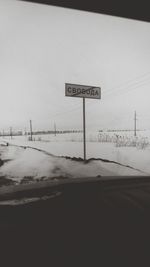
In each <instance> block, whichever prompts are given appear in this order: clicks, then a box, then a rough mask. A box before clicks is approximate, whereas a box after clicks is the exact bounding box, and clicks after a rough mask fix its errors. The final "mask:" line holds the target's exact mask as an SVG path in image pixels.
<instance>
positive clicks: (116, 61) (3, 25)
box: [0, 0, 150, 130]
mask: <svg viewBox="0 0 150 267" xmlns="http://www.w3.org/2000/svg"><path fill="white" fill-rule="evenodd" d="M65 83H76V84H85V85H94V86H100V87H101V91H102V98H101V100H94V99H87V100H86V114H87V116H86V122H87V128H88V129H103V128H107V129H113V128H122V129H123V128H132V127H133V116H134V110H136V111H137V118H138V128H148V129H150V108H149V102H150V23H146V22H141V21H136V20H129V19H124V18H118V17H114V16H108V15H101V14H95V13H90V12H84V11H77V10H71V9H66V8H61V7H53V6H47V5H41V4H32V3H26V2H19V1H15V0H10V1H8V0H7V1H6V0H1V1H0V114H1V115H0V130H2V129H6V130H7V129H9V127H10V126H12V127H13V128H16V129H17V128H18V129H24V128H25V127H26V128H28V127H29V120H30V119H32V120H33V128H34V129H36V130H37V129H53V127H54V126H53V125H54V122H55V123H56V125H57V128H58V129H75V128H78V129H82V99H81V98H71V97H65Z"/></svg>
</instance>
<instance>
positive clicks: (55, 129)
mask: <svg viewBox="0 0 150 267" xmlns="http://www.w3.org/2000/svg"><path fill="white" fill-rule="evenodd" d="M54 133H55V136H56V123H55V122H54Z"/></svg>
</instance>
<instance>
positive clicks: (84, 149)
mask: <svg viewBox="0 0 150 267" xmlns="http://www.w3.org/2000/svg"><path fill="white" fill-rule="evenodd" d="M85 131H86V128H85V98H84V97H83V151H84V162H86V132H85Z"/></svg>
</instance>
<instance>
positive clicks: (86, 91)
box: [65, 83, 101, 99]
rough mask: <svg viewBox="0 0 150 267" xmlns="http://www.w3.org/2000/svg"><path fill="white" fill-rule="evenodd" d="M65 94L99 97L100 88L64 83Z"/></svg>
mask: <svg viewBox="0 0 150 267" xmlns="http://www.w3.org/2000/svg"><path fill="white" fill-rule="evenodd" d="M65 95H66V96H71V97H84V98H94V99H100V98H101V88H100V87H96V86H87V85H79V84H70V83H66V84H65Z"/></svg>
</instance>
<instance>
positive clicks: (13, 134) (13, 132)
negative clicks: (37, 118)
mask: <svg viewBox="0 0 150 267" xmlns="http://www.w3.org/2000/svg"><path fill="white" fill-rule="evenodd" d="M81 132H83V131H82V130H59V131H58V130H57V131H54V130H53V131H33V132H32V134H33V135H40V134H65V133H81ZM30 134H31V133H30V132H29V131H12V132H10V131H1V132H0V136H11V135H12V136H22V135H30Z"/></svg>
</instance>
